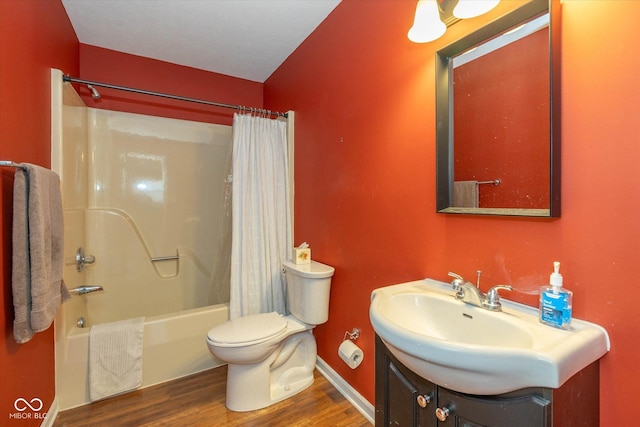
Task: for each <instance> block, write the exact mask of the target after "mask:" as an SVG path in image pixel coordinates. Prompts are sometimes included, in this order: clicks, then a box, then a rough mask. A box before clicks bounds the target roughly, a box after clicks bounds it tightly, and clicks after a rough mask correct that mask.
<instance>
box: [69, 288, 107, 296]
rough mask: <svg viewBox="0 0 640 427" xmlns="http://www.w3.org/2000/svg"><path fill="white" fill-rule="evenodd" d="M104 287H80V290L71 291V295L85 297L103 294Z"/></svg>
mask: <svg viewBox="0 0 640 427" xmlns="http://www.w3.org/2000/svg"><path fill="white" fill-rule="evenodd" d="M103 290H104V289H102V286H80V287H78V288H73V289H69V293H70V294H71V295H84V294H90V293H92V292H102V291H103Z"/></svg>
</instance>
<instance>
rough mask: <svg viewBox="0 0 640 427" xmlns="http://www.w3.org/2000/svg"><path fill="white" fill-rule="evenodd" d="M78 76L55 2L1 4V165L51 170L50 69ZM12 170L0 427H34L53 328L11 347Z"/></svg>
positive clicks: (5, 185) (5, 201)
mask: <svg viewBox="0 0 640 427" xmlns="http://www.w3.org/2000/svg"><path fill="white" fill-rule="evenodd" d="M51 67H54V68H61V69H64V70H69V72H74V73H75V72H77V71H78V40H77V38H76V36H75V33H74V31H73V28H72V27H71V23H70V22H69V19H68V18H67V15H66V13H65V10H64V8H63V7H62V3H61V2H60V1H40V0H1V1H0V159H1V160H13V161H16V162H29V163H35V164H39V165H41V166H45V167H49V166H50V158H51V150H50V147H51V128H50V124H51V119H50V117H51V111H50V105H51V101H50V98H51V97H50V90H51V89H50V87H51V84H50V82H51V72H50V68H51ZM13 172H14V171H13V170H12V169H9V168H2V170H1V171H0V182H1V186H0V192H2V195H1V197H0V234H1V235H2V245H1V246H0V278H1V279H0V280H2V293H1V294H0V295H1V296H0V298H1V300H2V308H0V310H1V311H2V316H0V323H1V327H2V331H3V345H2V346H0V425H3V426H8V425H16V426H18V425H19V426H24V427H27V426H37V425H40V424H41V422H42V419H35V416H36V414H44V413H46V412H47V410H48V409H49V408H50V406H51V403H52V402H53V399H54V395H55V378H54V347H53V328H49V329H48V330H47V331H45V332H42V333H39V334H36V335H35V336H34V338H33V339H32V340H31V341H29V342H28V343H26V344H21V345H18V344H16V343H15V341H14V340H13V302H12V297H11V224H12V219H11V218H12V200H13ZM18 398H23V399H26V400H29V401H30V400H32V399H34V398H38V399H40V400H42V402H43V409H42V410H41V411H39V412H31V411H30V410H27V411H25V412H24V413H25V414H26V415H32V418H31V419H15V418H9V417H10V414H13V413H17V412H18V411H16V409H14V406H13V405H14V402H15V401H16V399H18Z"/></svg>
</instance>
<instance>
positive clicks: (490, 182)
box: [478, 178, 501, 185]
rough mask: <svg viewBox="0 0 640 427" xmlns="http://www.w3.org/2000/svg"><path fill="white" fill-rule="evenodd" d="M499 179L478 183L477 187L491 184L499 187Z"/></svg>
mask: <svg viewBox="0 0 640 427" xmlns="http://www.w3.org/2000/svg"><path fill="white" fill-rule="evenodd" d="M500 182H501V181H500V178H498V179H492V180H491V181H478V185H480V184H493V185H500Z"/></svg>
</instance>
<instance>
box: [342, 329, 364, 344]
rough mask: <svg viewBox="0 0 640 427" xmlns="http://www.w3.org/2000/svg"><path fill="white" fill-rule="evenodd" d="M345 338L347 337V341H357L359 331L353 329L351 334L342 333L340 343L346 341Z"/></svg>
mask: <svg viewBox="0 0 640 427" xmlns="http://www.w3.org/2000/svg"><path fill="white" fill-rule="evenodd" d="M347 337H349V339H350V340H351V341H355V340H357V339H358V338H360V329H358V328H353V330H352V331H351V332H349V331H345V332H344V337H343V338H342V341H346V340H347Z"/></svg>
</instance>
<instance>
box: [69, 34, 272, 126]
mask: <svg viewBox="0 0 640 427" xmlns="http://www.w3.org/2000/svg"><path fill="white" fill-rule="evenodd" d="M72 77H80V78H82V79H84V80H91V81H96V82H102V83H110V84H113V85H117V86H125V87H132V88H136V89H143V90H148V91H153V92H161V93H166V94H169V95H176V96H183V97H187V98H195V99H200V100H205V101H213V102H218V103H224V104H232V105H244V106H247V107H257V108H260V107H262V87H263V85H262V83H258V82H253V81H249V80H244V79H238V78H235V77H229V76H225V75H222V74H216V73H211V72H208V71H203V70H198V69H195V68H190V67H184V66H181V65H176V64H171V63H168V62H162V61H157V60H154V59H149V58H143V57H141V56H135V55H129V54H126V53H121V52H116V51H113V50H108V49H103V48H99V47H95V46H89V45H85V44H81V45H80V75H79V76H72ZM97 89H98V90H99V91H100V94H101V95H102V97H101V98H100V99H99V100H97V101H95V100H94V99H93V98H91V95H90V94H89V90H88V89H87V88H86V86H83V85H76V90H78V92H79V93H80V94H81V95H82V98H83V100H84V102H85V104H87V106H89V107H94V108H103V109H106V110H114V111H126V112H129V113H138V114H148V115H152V116H160V117H171V118H175V119H184V120H195V121H199V122H205V123H217V124H223V125H231V123H232V121H233V112H234V110H233V109H228V108H220V107H212V106H208V105H203V104H195V103H191V102H184V101H176V100H171V99H166V98H158V97H155V96H148V95H139V94H135V93H130V92H123V91H119V90H113V89H107V88H100V87H97Z"/></svg>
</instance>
